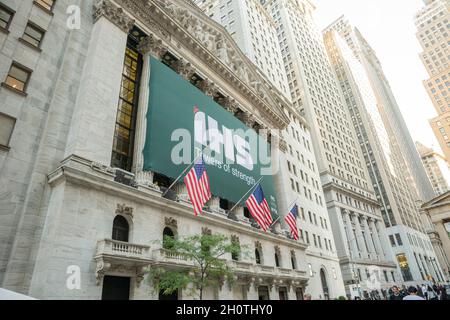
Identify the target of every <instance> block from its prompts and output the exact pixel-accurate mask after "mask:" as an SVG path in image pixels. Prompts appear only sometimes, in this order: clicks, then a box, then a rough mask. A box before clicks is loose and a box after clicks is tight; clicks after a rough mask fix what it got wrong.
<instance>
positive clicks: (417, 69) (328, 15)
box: [313, 0, 440, 151]
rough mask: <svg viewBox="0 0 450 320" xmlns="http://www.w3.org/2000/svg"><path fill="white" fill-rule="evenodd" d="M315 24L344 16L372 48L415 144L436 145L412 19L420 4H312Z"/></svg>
mask: <svg viewBox="0 0 450 320" xmlns="http://www.w3.org/2000/svg"><path fill="white" fill-rule="evenodd" d="M313 2H314V3H315V4H316V6H317V10H316V13H315V16H316V22H317V24H318V25H319V27H321V28H325V27H326V26H328V25H329V24H330V23H331V22H333V21H334V20H336V19H337V18H339V17H340V16H341V15H342V14H344V15H345V16H346V17H347V19H348V20H349V21H350V23H351V24H352V25H353V26H356V27H358V29H359V30H360V31H361V33H362V34H363V36H364V37H365V38H366V39H367V41H368V42H369V43H370V45H371V46H372V47H373V48H374V50H375V51H376V53H377V56H378V58H379V59H380V60H381V63H382V65H383V69H384V71H385V73H386V76H387V78H388V79H389V82H390V84H391V87H392V89H393V91H394V94H395V96H396V98H397V102H398V104H399V106H400V109H401V111H402V113H403V117H404V118H405V120H406V123H407V125H408V127H409V130H410V132H411V135H412V137H413V139H414V141H420V142H422V143H424V144H426V145H428V146H433V147H434V148H435V149H436V150H439V151H440V147H439V144H438V142H437V140H436V138H435V136H434V134H433V131H432V130H431V127H430V125H429V123H428V120H429V119H431V118H433V117H435V116H436V115H437V114H436V111H435V109H434V107H433V104H432V102H431V100H430V98H429V97H428V94H427V92H426V91H425V88H424V87H423V84H422V81H423V80H425V79H427V78H428V74H427V72H426V70H425V67H424V66H423V64H422V61H421V60H420V58H419V53H421V51H422V49H421V46H420V44H419V42H418V40H417V38H416V31H417V30H416V27H415V25H414V15H415V14H416V13H417V11H419V10H420V9H421V8H423V7H424V4H423V2H422V0H313Z"/></svg>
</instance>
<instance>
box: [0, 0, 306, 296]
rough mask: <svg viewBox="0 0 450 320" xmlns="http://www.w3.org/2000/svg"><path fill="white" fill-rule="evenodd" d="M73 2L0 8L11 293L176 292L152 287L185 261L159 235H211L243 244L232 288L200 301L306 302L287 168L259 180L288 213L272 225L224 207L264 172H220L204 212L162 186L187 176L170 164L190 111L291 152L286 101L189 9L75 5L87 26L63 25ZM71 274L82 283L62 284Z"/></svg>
mask: <svg viewBox="0 0 450 320" xmlns="http://www.w3.org/2000/svg"><path fill="white" fill-rule="evenodd" d="M70 2H71V1H68V0H58V1H49V0H46V1H34V2H33V1H19V0H6V1H2V3H1V8H2V12H6V13H7V14H9V16H7V17H9V18H7V19H6V20H7V21H6V22H5V23H4V24H2V25H1V32H0V43H1V45H2V58H1V64H0V67H1V70H0V75H1V77H2V81H4V82H3V83H2V86H1V89H0V90H1V91H0V100H1V101H2V103H1V106H0V121H1V122H0V123H1V125H0V128H1V129H0V131H2V138H3V137H5V135H6V136H7V139H6V141H1V145H2V148H1V150H0V172H1V175H0V228H1V229H0V230H1V232H0V237H1V239H0V259H1V260H0V263H1V264H0V283H1V284H2V287H4V288H6V289H10V290H14V291H17V292H22V293H25V294H28V295H31V296H33V297H35V298H38V299H94V300H95V299H97V300H98V299H102V298H105V299H106V298H111V297H113V298H114V297H116V298H122V299H136V300H137V299H152V300H155V299H162V298H168V297H162V296H161V295H160V294H158V293H157V292H155V291H154V290H152V285H151V282H150V281H147V277H146V275H147V273H148V270H149V269H150V268H155V267H166V268H180V270H181V269H186V268H190V267H192V265H191V262H190V261H187V260H186V259H184V258H183V256H174V255H171V254H170V253H169V252H168V251H166V250H165V249H163V248H162V245H161V244H160V243H161V241H162V239H163V237H164V235H167V236H173V237H186V236H191V235H196V234H202V233H206V234H222V235H226V236H227V237H229V238H230V239H232V240H233V241H235V242H238V243H239V244H241V245H243V246H246V247H248V248H249V251H250V254H249V255H248V256H245V257H244V256H243V257H234V256H233V257H232V256H231V254H230V256H229V257H227V260H228V263H229V265H230V266H231V267H232V268H233V271H234V275H235V279H236V282H235V285H233V286H232V287H230V286H228V285H227V284H226V283H224V285H222V286H221V287H220V288H216V289H208V290H207V292H206V296H205V298H206V299H221V300H224V299H249V300H257V299H272V300H278V299H289V300H297V299H299V300H300V299H303V295H304V293H305V290H306V288H307V287H308V281H309V280H310V277H309V275H308V272H307V269H308V267H307V265H306V262H305V252H306V249H307V245H306V244H305V243H304V242H303V241H302V240H299V241H294V240H293V239H292V237H291V236H290V233H289V231H288V230H289V229H288V227H287V226H286V224H285V222H284V216H285V213H287V212H288V211H289V208H288V206H289V204H290V203H289V202H290V201H292V199H287V198H288V197H287V196H286V194H287V193H286V192H285V189H288V188H290V185H289V183H286V182H285V181H286V179H285V178H284V177H283V175H284V174H285V173H284V171H283V170H284V169H283V168H282V169H283V170H278V171H277V172H276V173H274V175H272V176H267V177H265V178H264V180H263V182H262V186H263V188H264V192H265V194H266V197H267V198H268V199H270V202H271V203H270V206H271V208H273V213H274V216H275V217H280V219H279V220H278V222H277V223H275V225H274V226H273V227H272V228H271V229H270V230H269V231H268V232H264V231H263V230H261V229H260V228H258V227H257V225H256V224H255V221H254V220H252V218H251V215H250V214H249V211H248V209H246V208H245V204H243V203H240V205H239V206H237V207H236V208H235V209H234V210H233V211H232V212H230V211H229V210H230V209H231V208H232V207H233V206H234V204H235V203H237V202H238V201H239V199H240V198H241V197H242V196H243V195H244V194H245V191H246V190H248V188H249V181H248V179H247V181H246V179H243V178H242V177H243V176H244V177H245V174H244V173H249V172H250V173H252V172H253V173H254V172H259V169H260V168H259V165H258V164H257V163H255V164H254V165H253V166H252V168H245V167H242V168H241V169H239V166H238V165H236V166H235V168H238V169H235V170H233V171H232V172H225V171H224V170H223V169H222V173H220V170H219V169H218V168H215V169H214V168H212V169H211V188H212V193H213V198H212V199H211V200H210V201H209V202H208V203H207V205H206V206H205V210H204V214H203V215H199V216H198V217H196V216H195V215H194V214H193V206H192V204H191V203H190V201H189V197H188V192H187V190H186V186H185V184H184V183H183V180H182V179H181V180H180V181H179V182H178V183H176V184H175V186H174V187H173V188H172V189H170V190H169V189H168V187H169V186H170V185H171V184H172V183H173V182H174V181H175V180H176V178H177V177H178V176H179V175H180V173H181V172H182V171H183V169H184V168H185V167H186V164H176V163H173V161H169V160H170V159H171V153H172V152H174V149H173V147H174V146H175V145H176V144H177V142H178V141H179V139H180V136H181V135H182V134H183V132H184V133H185V132H186V131H187V132H191V133H193V132H192V131H193V128H194V117H195V114H196V112H197V113H200V114H201V115H203V116H204V117H205V119H206V118H207V119H208V125H209V126H216V127H218V128H219V130H220V128H222V126H224V127H227V128H229V129H245V128H247V129H248V128H251V129H253V130H254V132H255V133H256V134H257V135H258V133H259V132H260V131H261V130H262V129H269V131H270V130H272V131H271V132H273V134H269V135H266V136H262V135H258V137H259V138H262V139H264V140H265V142H266V143H267V144H268V145H270V144H277V145H278V146H279V148H278V149H279V150H281V152H276V153H274V154H273V156H276V157H278V158H283V157H284V153H285V152H286V150H285V149H286V144H285V143H283V140H282V139H279V137H278V136H276V134H275V132H279V130H284V129H285V128H286V127H287V126H288V124H289V121H290V120H289V117H288V116H287V113H288V111H289V110H290V108H292V107H291V105H290V104H289V103H288V102H287V101H286V100H285V99H284V98H283V96H282V95H281V94H280V93H279V92H278V91H277V90H276V89H274V88H273V86H271V85H270V84H269V83H268V82H267V80H265V78H264V77H263V76H261V74H260V73H259V71H258V70H257V69H256V68H255V67H254V66H253V64H251V63H250V61H249V60H248V59H247V58H246V57H245V55H244V54H243V53H242V52H241V51H240V50H239V49H238V47H237V46H236V44H235V43H234V41H233V40H232V38H231V36H230V35H229V34H228V33H227V32H226V31H225V29H223V28H222V27H220V26H219V25H218V24H217V23H215V22H213V21H212V20H210V19H208V17H207V16H205V15H204V14H203V13H202V12H201V11H200V10H199V9H198V8H197V7H195V6H194V5H193V4H192V3H191V2H189V1H182V0H173V1H164V0H114V1H113V0H100V1H98V0H96V1H78V3H79V5H80V11H79V12H80V14H81V24H80V28H79V29H70V28H68V27H67V18H68V15H67V12H66V10H67V8H68V6H70V5H71V4H72V3H70ZM2 19H3V18H2ZM8 19H9V20H8ZM3 22H4V21H3V20H2V23H3ZM24 28H25V30H26V31H25V33H24V31H23V30H24ZM179 128H181V129H184V131H183V130H181V132H180V136H178V135H177V133H176V129H179ZM230 132H231V131H230ZM222 135H223V136H225V135H226V134H225V133H224V132H222ZM234 141H236V139H234ZM279 141H281V143H278V142H279ZM219 144H220V145H222V146H223V145H225V144H224V143H223V142H222V143H219ZM241 147H242V146H241ZM234 151H235V150H233V149H231V151H230V149H228V150H227V152H234ZM236 157H237V156H236ZM272 160H273V159H272ZM275 160H277V159H275ZM278 160H280V159H278ZM188 164H189V163H188ZM249 169H253V171H251V170H249ZM221 175H222V176H221ZM247 178H252V179H254V181H256V180H258V178H259V176H258V175H253V176H252V175H251V174H250V175H249V176H247ZM287 180H288V179H287ZM166 191H167V192H166ZM163 195H164V196H163ZM275 213H277V214H276V215H275ZM74 270H75V271H76V270H79V271H80V273H81V278H80V279H81V286H80V288H79V289H73V288H71V287H70V286H69V285H68V284H67V279H68V277H69V276H70V275H71V274H72V272H74ZM170 298H173V299H191V297H189V296H187V295H186V294H185V293H184V292H183V291H180V292H178V293H177V294H174V295H173V296H171V297H170Z"/></svg>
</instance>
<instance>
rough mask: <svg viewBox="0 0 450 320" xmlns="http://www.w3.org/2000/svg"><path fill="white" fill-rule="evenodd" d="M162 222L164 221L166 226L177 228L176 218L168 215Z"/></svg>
mask: <svg viewBox="0 0 450 320" xmlns="http://www.w3.org/2000/svg"><path fill="white" fill-rule="evenodd" d="M164 223H165V225H166V226H167V227H172V228H175V229H178V222H177V220H175V219H174V218H172V217H170V218H169V217H165V218H164Z"/></svg>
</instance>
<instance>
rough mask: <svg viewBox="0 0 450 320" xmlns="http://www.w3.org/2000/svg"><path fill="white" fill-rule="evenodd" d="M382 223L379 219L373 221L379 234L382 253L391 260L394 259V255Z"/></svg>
mask: <svg viewBox="0 0 450 320" xmlns="http://www.w3.org/2000/svg"><path fill="white" fill-rule="evenodd" d="M382 223H383V222H381V221H375V222H374V225H375V229H376V230H377V233H378V235H379V240H380V243H381V247H382V248H383V254H384V256H385V257H386V259H387V260H391V259H394V257H393V256H392V248H391V244H390V243H389V238H388V236H387V234H386V230H385V229H384V225H383V224H382Z"/></svg>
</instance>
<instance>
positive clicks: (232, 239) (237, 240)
mask: <svg viewBox="0 0 450 320" xmlns="http://www.w3.org/2000/svg"><path fill="white" fill-rule="evenodd" d="M231 242H232V243H236V244H239V243H240V240H239V237H238V236H236V235H234V234H233V235H231Z"/></svg>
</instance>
